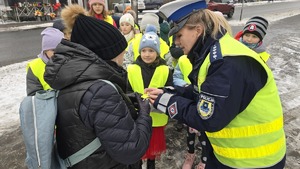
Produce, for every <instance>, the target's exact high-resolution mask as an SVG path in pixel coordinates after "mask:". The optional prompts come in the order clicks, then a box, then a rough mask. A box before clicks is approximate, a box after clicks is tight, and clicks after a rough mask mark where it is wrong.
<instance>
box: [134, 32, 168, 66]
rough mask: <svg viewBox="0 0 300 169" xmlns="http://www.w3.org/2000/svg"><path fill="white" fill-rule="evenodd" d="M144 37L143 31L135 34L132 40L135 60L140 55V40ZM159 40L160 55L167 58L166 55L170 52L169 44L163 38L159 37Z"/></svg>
mask: <svg viewBox="0 0 300 169" xmlns="http://www.w3.org/2000/svg"><path fill="white" fill-rule="evenodd" d="M142 37H143V34H142V33H138V34H135V38H134V39H133V40H132V41H131V44H132V49H133V54H134V58H133V60H134V61H135V60H136V58H137V57H138V56H139V55H140V53H139V47H140V42H141V39H142ZM159 42H160V57H161V58H163V59H165V55H166V54H167V53H168V52H169V46H168V44H167V43H166V42H165V41H164V40H162V38H159Z"/></svg>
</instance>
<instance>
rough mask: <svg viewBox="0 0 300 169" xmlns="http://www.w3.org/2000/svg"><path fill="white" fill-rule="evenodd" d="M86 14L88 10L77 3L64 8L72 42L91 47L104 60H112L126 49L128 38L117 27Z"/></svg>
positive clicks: (64, 18)
mask: <svg viewBox="0 0 300 169" xmlns="http://www.w3.org/2000/svg"><path fill="white" fill-rule="evenodd" d="M85 14H86V11H85V10H84V9H83V8H82V7H81V6H79V5H77V4H76V5H75V4H74V5H69V6H67V7H65V8H64V9H63V10H62V13H61V16H62V18H63V20H64V21H65V23H66V26H67V27H68V28H70V29H72V34H71V39H70V40H71V42H75V43H78V44H81V45H82V46H84V47H86V48H88V49H90V50H91V51H93V52H94V53H96V54H97V55H98V57H100V58H101V59H103V60H111V59H113V58H115V57H117V56H118V55H119V54H120V53H122V52H123V51H124V50H125V49H126V47H127V42H126V39H125V38H124V36H123V35H122V34H121V32H120V31H119V30H118V29H117V28H115V27H114V26H113V25H111V24H109V23H107V22H105V21H102V20H99V19H96V18H94V17H90V16H86V15H85Z"/></svg>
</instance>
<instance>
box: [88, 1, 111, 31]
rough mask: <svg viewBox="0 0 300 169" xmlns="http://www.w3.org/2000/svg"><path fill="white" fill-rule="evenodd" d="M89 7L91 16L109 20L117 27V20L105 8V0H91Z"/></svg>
mask: <svg viewBox="0 0 300 169" xmlns="http://www.w3.org/2000/svg"><path fill="white" fill-rule="evenodd" d="M89 7H90V10H89V15H90V16H92V17H95V18H97V19H100V20H103V21H105V22H108V23H110V24H112V25H114V27H116V28H117V24H116V22H115V21H114V19H113V18H112V17H111V16H110V15H109V12H108V11H106V9H105V0H89Z"/></svg>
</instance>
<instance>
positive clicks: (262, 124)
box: [198, 34, 286, 168]
mask: <svg viewBox="0 0 300 169" xmlns="http://www.w3.org/2000/svg"><path fill="white" fill-rule="evenodd" d="M219 42H220V48H219V49H218V50H220V49H221V55H222V57H226V56H227V57H234V56H241V55H243V56H248V57H252V58H254V59H255V60H257V61H258V62H259V63H260V64H261V65H262V66H263V67H264V69H265V71H266V73H267V75H268V79H267V82H266V84H265V86H264V87H263V88H262V89H261V90H259V91H258V92H257V93H256V95H255V96H254V98H253V99H252V101H251V102H250V103H249V105H248V106H247V107H246V109H245V110H244V111H242V112H241V113H240V114H239V115H238V116H237V117H236V118H234V119H233V120H232V121H231V122H230V123H229V124H228V125H227V126H226V127H225V128H223V129H222V130H220V131H218V132H206V134H207V136H208V139H209V140H210V143H211V145H212V147H213V150H214V154H215V156H216V158H217V159H218V160H219V161H220V162H221V163H222V164H224V165H226V166H230V167H233V168H265V167H269V166H272V165H275V164H277V163H278V162H279V161H280V160H282V158H283V157H284V155H285V152H286V145H285V134H284V130H283V113H282V107H281V102H280V98H279V94H278V90H277V87H276V84H275V80H274V77H273V74H272V72H271V70H270V69H269V68H268V66H267V65H266V64H265V63H264V61H263V60H262V59H261V58H260V56H259V55H258V54H257V53H255V52H254V51H252V50H251V49H249V48H248V47H245V46H244V45H242V44H241V43H240V42H238V41H236V40H234V39H233V38H232V37H230V35H228V34H226V35H224V36H223V37H222V38H221V39H220V41H219ZM232 46H234V48H232ZM217 53H218V52H217ZM211 58H212V57H210V54H208V56H207V57H206V59H205V60H204V62H203V64H202V65H201V67H200V70H199V74H198V86H199V91H201V90H200V89H201V84H202V83H203V82H204V81H205V79H206V75H207V72H208V68H209V66H210V63H211V62H212V61H211V60H210V59H211ZM233 90H234V89H233ZM265 100H268V102H265Z"/></svg>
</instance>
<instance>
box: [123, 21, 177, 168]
mask: <svg viewBox="0 0 300 169" xmlns="http://www.w3.org/2000/svg"><path fill="white" fill-rule="evenodd" d="M139 52H140V56H138V58H137V60H136V61H135V62H134V63H133V64H130V65H128V67H127V71H128V80H129V84H130V88H129V91H133V92H138V93H141V94H145V93H144V89H145V88H147V87H164V86H172V84H173V81H172V72H171V70H170V69H169V68H168V66H167V65H166V62H165V60H163V59H162V58H161V57H160V42H159V37H158V36H157V34H156V28H155V27H154V26H151V25H150V26H148V27H147V28H146V33H145V34H144V35H143V37H142V40H141V42H140V47H139ZM150 116H151V117H152V136H151V140H150V144H149V147H148V150H147V151H146V153H145V155H144V156H143V157H142V159H143V160H147V169H154V168H155V159H156V158H157V157H159V156H160V155H161V154H162V153H164V152H165V151H166V138H165V133H164V128H165V126H166V125H167V123H168V117H167V116H166V115H165V114H163V113H159V111H158V110H156V109H153V110H151V112H150Z"/></svg>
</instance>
